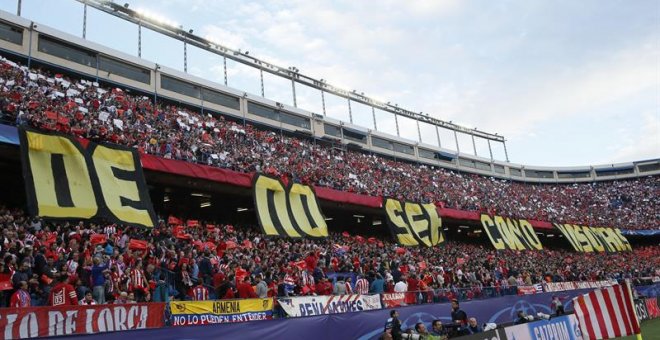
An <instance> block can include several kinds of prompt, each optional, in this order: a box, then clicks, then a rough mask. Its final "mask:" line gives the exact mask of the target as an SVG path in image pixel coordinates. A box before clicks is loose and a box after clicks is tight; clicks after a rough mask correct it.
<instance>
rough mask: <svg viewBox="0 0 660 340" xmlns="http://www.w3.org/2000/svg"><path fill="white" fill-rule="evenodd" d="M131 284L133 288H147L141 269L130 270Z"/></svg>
mask: <svg viewBox="0 0 660 340" xmlns="http://www.w3.org/2000/svg"><path fill="white" fill-rule="evenodd" d="M131 283H132V284H133V288H145V287H147V285H146V281H145V278H144V273H143V272H142V269H133V270H131Z"/></svg>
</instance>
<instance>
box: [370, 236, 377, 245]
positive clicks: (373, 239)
mask: <svg viewBox="0 0 660 340" xmlns="http://www.w3.org/2000/svg"><path fill="white" fill-rule="evenodd" d="M377 241H378V240H376V238H375V237H370V238H368V239H367V242H369V244H374V243H376V242H377Z"/></svg>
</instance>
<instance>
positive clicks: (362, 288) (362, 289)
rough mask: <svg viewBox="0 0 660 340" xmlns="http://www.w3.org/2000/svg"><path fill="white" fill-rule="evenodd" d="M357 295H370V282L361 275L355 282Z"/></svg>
mask: <svg viewBox="0 0 660 340" xmlns="http://www.w3.org/2000/svg"><path fill="white" fill-rule="evenodd" d="M355 293H357V294H363V295H366V294H369V281H368V280H367V279H366V278H365V277H364V276H362V275H360V276H359V278H358V280H357V281H356V282H355Z"/></svg>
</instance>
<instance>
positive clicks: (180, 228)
mask: <svg viewBox="0 0 660 340" xmlns="http://www.w3.org/2000/svg"><path fill="white" fill-rule="evenodd" d="M184 229H186V227H184V226H182V225H178V226H176V227H174V229H172V235H174V236H177V235H179V234H183V232H184Z"/></svg>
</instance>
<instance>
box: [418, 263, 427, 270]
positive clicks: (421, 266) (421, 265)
mask: <svg viewBox="0 0 660 340" xmlns="http://www.w3.org/2000/svg"><path fill="white" fill-rule="evenodd" d="M417 266H418V267H419V269H420V270H424V269H426V262H425V261H422V262H419V263H418V264H417Z"/></svg>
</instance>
